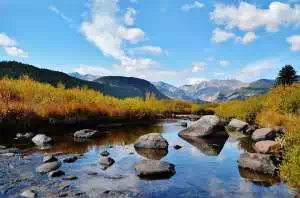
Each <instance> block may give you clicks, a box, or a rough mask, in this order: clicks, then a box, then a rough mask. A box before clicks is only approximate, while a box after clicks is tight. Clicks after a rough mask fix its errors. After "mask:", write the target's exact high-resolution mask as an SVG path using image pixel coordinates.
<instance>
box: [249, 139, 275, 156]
mask: <svg viewBox="0 0 300 198" xmlns="http://www.w3.org/2000/svg"><path fill="white" fill-rule="evenodd" d="M253 148H254V150H255V151H256V152H258V153H278V152H279V151H280V144H279V143H278V142H275V141H273V140H265V141H259V142H256V143H255V144H254V146H253Z"/></svg>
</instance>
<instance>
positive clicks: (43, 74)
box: [0, 61, 166, 98]
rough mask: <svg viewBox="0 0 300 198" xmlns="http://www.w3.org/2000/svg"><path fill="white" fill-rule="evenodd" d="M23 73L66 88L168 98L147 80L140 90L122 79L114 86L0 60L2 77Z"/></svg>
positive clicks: (21, 74)
mask: <svg viewBox="0 0 300 198" xmlns="http://www.w3.org/2000/svg"><path fill="white" fill-rule="evenodd" d="M23 75H26V76H29V77H30V78H31V79H33V80H35V81H38V82H42V83H49V84H51V85H54V86H56V85H57V84H58V83H63V84H64V85H65V86H66V88H73V87H88V88H91V89H94V90H97V91H100V92H102V93H103V94H104V95H110V96H115V97H118V98H126V97H143V96H145V95H146V93H142V91H143V90H145V91H148V92H151V93H154V94H155V95H157V96H158V98H166V97H165V96H164V95H163V94H161V93H160V92H159V91H158V90H157V89H155V87H154V86H153V85H152V84H151V83H150V82H148V81H145V80H141V81H142V85H143V86H144V87H143V89H141V90H139V89H137V87H138V86H136V85H132V86H130V83H129V84H128V83H127V84H126V82H125V83H123V82H121V81H120V82H119V86H114V85H112V84H111V83H98V82H89V81H84V80H81V79H78V78H75V77H72V76H70V75H67V74H65V73H63V72H57V71H52V70H49V69H40V68H37V67H34V66H32V65H28V64H23V63H19V62H15V61H2V62H0V78H1V77H9V78H13V79H17V78H19V77H21V76H23ZM134 82H135V81H134ZM139 82H140V81H138V82H137V83H139ZM147 86H148V87H147ZM153 87H154V88H153Z"/></svg>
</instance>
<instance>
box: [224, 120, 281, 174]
mask: <svg viewBox="0 0 300 198" xmlns="http://www.w3.org/2000/svg"><path fill="white" fill-rule="evenodd" d="M228 130H231V131H237V132H241V133H244V134H246V135H248V136H249V137H251V139H252V142H253V148H254V150H255V151H256V153H244V154H242V155H241V156H240V159H239V161H238V165H239V167H241V168H246V169H249V170H252V171H254V172H257V173H263V174H268V175H275V174H276V169H277V168H276V166H275V162H274V160H273V159H275V158H274V157H273V156H275V155H277V154H278V153H279V152H280V149H281V146H280V143H279V142H277V141H275V139H276V138H277V137H279V136H280V134H282V133H283V132H284V129H283V128H280V127H277V128H275V129H273V128H258V127H257V126H255V125H250V124H248V123H246V122H244V121H241V120H237V119H232V120H231V121H230V123H229V124H228Z"/></svg>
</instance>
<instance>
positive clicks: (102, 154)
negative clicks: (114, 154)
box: [100, 151, 109, 157]
mask: <svg viewBox="0 0 300 198" xmlns="http://www.w3.org/2000/svg"><path fill="white" fill-rule="evenodd" d="M100 155H101V156H103V157H107V156H109V152H108V151H103V152H102V153H100Z"/></svg>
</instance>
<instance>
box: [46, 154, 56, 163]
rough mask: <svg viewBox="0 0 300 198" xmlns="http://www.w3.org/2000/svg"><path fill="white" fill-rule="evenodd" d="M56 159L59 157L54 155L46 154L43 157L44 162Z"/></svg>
mask: <svg viewBox="0 0 300 198" xmlns="http://www.w3.org/2000/svg"><path fill="white" fill-rule="evenodd" d="M55 161H57V158H56V157H54V156H53V155H45V156H44V158H43V163H48V162H55Z"/></svg>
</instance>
